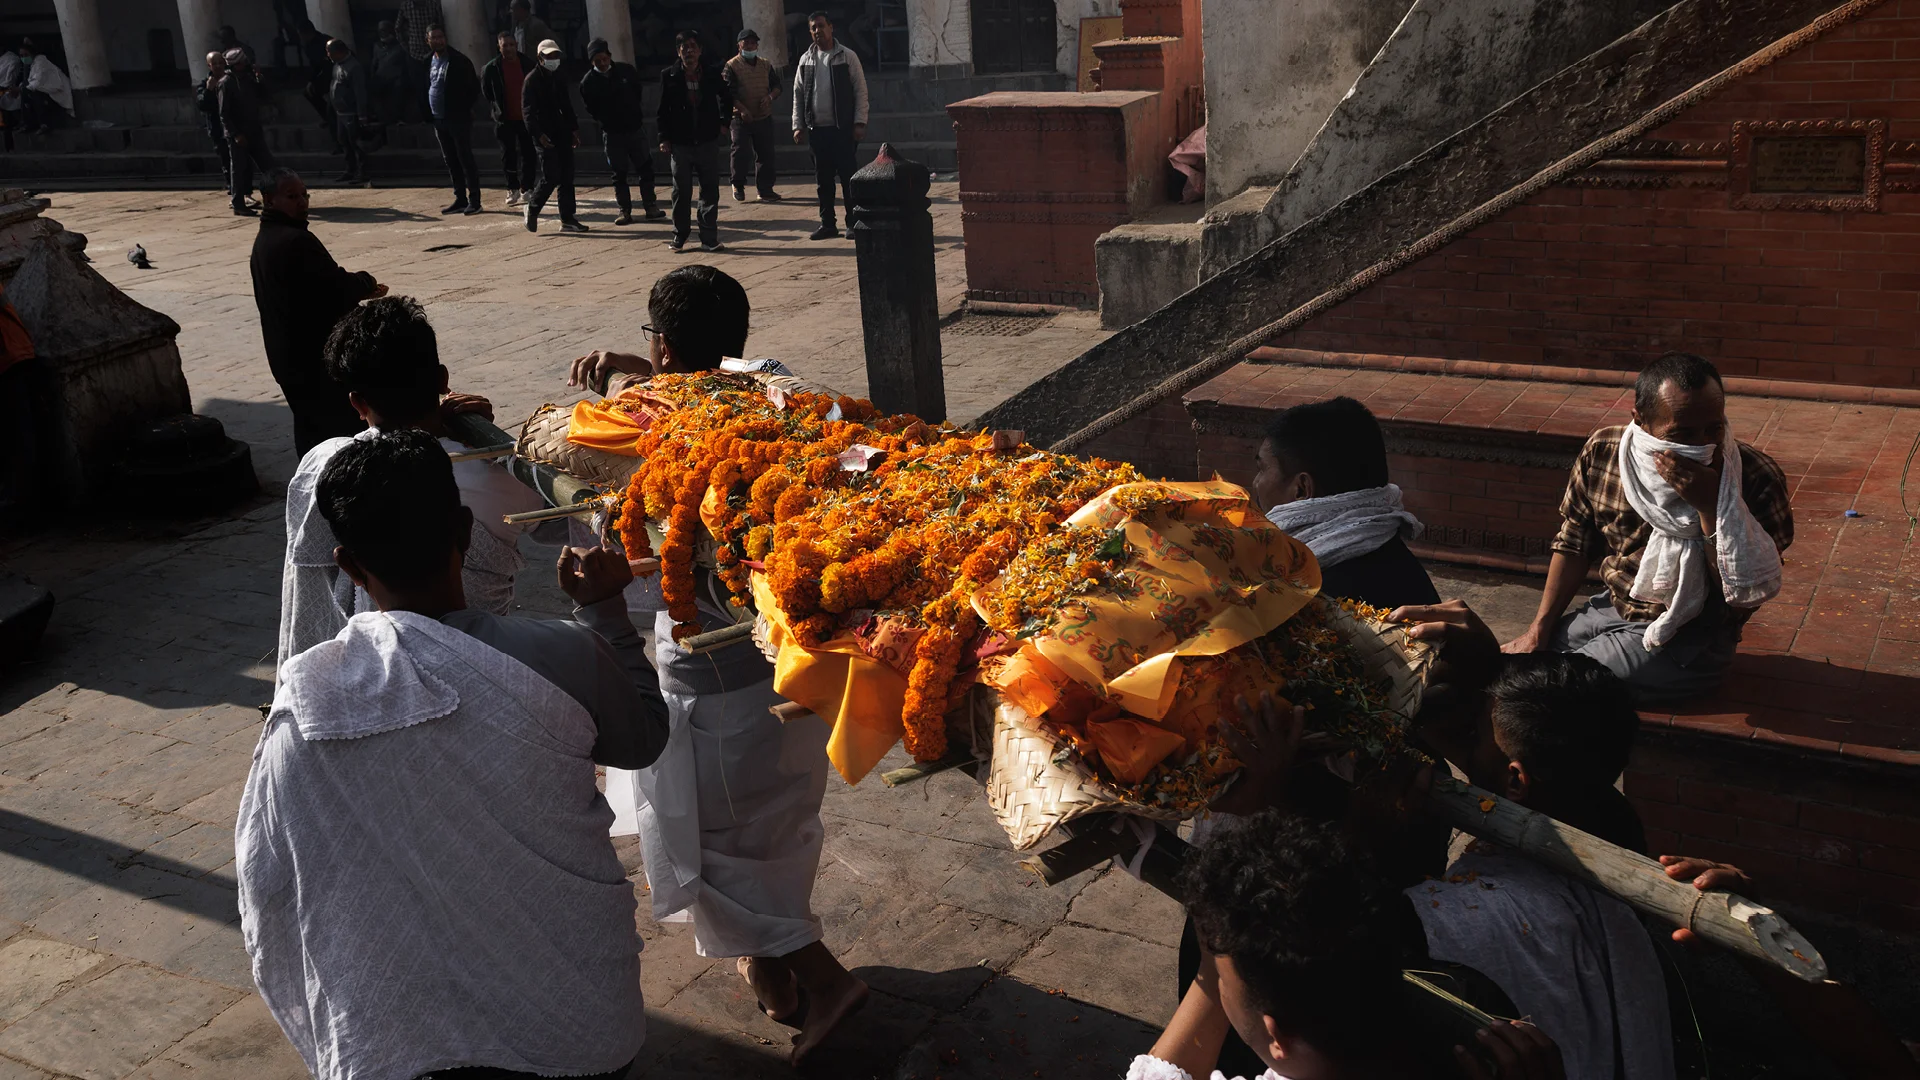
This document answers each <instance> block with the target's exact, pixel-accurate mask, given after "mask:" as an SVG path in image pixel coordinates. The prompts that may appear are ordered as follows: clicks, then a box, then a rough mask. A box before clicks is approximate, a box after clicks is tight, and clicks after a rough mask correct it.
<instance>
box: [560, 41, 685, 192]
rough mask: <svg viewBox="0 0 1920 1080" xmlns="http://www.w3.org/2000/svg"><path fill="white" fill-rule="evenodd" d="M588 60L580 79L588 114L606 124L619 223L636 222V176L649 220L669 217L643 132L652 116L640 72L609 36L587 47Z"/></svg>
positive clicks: (604, 138)
mask: <svg viewBox="0 0 1920 1080" xmlns="http://www.w3.org/2000/svg"><path fill="white" fill-rule="evenodd" d="M587 59H588V60H589V61H591V64H592V66H591V67H589V68H588V69H587V74H586V76H585V77H583V78H582V79H581V80H580V100H581V101H583V102H585V103H586V106H587V115H588V116H591V117H593V119H594V120H595V121H596V122H597V123H598V124H599V125H600V146H601V149H603V150H605V151H606V153H607V168H608V169H609V170H610V171H611V172H612V173H613V199H614V201H615V202H617V203H619V204H620V216H619V217H617V218H614V219H613V223H614V224H615V225H631V224H632V223H633V193H632V191H630V190H629V189H628V188H627V174H628V173H630V172H637V173H639V174H640V202H641V205H642V206H643V207H644V208H645V212H646V215H647V220H648V221H657V220H659V219H661V218H663V217H666V216H667V215H666V214H665V213H663V212H661V210H660V206H659V202H658V199H657V196H655V195H654V186H653V150H652V148H651V147H649V146H648V145H647V139H646V133H645V132H644V131H643V130H642V128H641V125H642V123H643V122H644V117H645V116H646V113H645V111H644V110H643V108H642V106H641V104H640V73H639V72H638V71H635V70H634V68H633V65H632V64H622V63H620V62H619V61H617V60H615V59H614V58H613V51H612V50H611V49H610V48H608V46H607V42H606V40H605V39H604V38H595V39H594V40H592V41H590V42H588V43H587Z"/></svg>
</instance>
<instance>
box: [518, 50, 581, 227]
mask: <svg viewBox="0 0 1920 1080" xmlns="http://www.w3.org/2000/svg"><path fill="white" fill-rule="evenodd" d="M539 55H540V64H539V66H538V67H535V68H534V69H533V70H532V71H529V72H527V81H526V82H525V83H523V84H522V85H521V87H520V111H521V112H523V113H525V114H526V117H527V130H528V131H529V132H532V133H533V141H534V142H535V143H536V144H538V145H539V147H540V186H539V187H538V188H535V189H534V192H533V197H532V198H529V199H528V200H527V231H528V232H539V231H540V208H541V207H542V206H545V205H546V204H547V197H548V196H549V195H552V194H553V193H554V190H555V189H558V190H559V192H560V231H561V232H586V231H587V227H586V226H585V225H582V224H580V222H579V221H578V220H576V219H575V218H574V216H573V148H574V147H576V146H579V145H580V121H578V120H576V119H574V116H573V102H572V101H571V100H569V99H568V97H567V84H566V83H563V82H561V81H560V56H561V54H560V43H559V42H557V41H554V40H553V39H551V38H549V39H547V40H546V41H543V42H541V43H540V52H539Z"/></svg>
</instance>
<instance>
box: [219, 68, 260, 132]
mask: <svg viewBox="0 0 1920 1080" xmlns="http://www.w3.org/2000/svg"><path fill="white" fill-rule="evenodd" d="M220 126H221V127H223V128H225V129H226V132H227V134H228V135H242V136H245V137H246V139H247V141H248V142H249V143H257V142H259V141H261V139H262V138H263V137H264V136H263V135H262V133H261V130H260V88H259V87H258V86H256V85H254V82H253V71H252V69H251V68H249V69H248V70H246V71H229V72H227V77H226V78H224V79H221V80H220Z"/></svg>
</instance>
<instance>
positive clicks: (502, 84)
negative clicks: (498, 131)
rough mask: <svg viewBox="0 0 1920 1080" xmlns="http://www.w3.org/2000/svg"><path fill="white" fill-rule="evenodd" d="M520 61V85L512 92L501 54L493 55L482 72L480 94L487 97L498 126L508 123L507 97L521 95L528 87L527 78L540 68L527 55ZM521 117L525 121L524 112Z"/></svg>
mask: <svg viewBox="0 0 1920 1080" xmlns="http://www.w3.org/2000/svg"><path fill="white" fill-rule="evenodd" d="M519 60H520V85H519V86H516V87H514V88H513V89H511V90H509V89H507V69H506V65H504V64H502V63H501V62H500V54H499V53H495V54H493V59H491V60H489V61H487V66H486V67H484V68H482V69H481V70H480V93H481V94H482V95H483V96H485V97H486V99H487V104H488V105H489V106H491V107H492V108H493V122H494V123H496V124H504V123H506V122H507V95H508V94H516V95H517V94H519V93H520V91H521V90H522V89H523V88H524V87H525V86H526V81H527V76H529V75H531V74H533V69H534V68H537V67H539V66H540V65H539V64H538V63H536V62H534V61H533V60H529V59H528V58H527V57H526V56H525V55H520V56H519ZM521 115H522V119H525V112H524V110H523V111H522V114H521Z"/></svg>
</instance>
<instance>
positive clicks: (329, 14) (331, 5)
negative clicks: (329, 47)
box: [307, 0, 353, 45]
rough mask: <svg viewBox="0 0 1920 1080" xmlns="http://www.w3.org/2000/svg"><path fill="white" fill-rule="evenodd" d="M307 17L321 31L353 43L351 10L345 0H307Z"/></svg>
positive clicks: (349, 43)
mask: <svg viewBox="0 0 1920 1080" xmlns="http://www.w3.org/2000/svg"><path fill="white" fill-rule="evenodd" d="M307 18H309V19H312V20H313V28H314V29H316V30H318V31H320V32H321V33H323V34H331V35H332V36H334V37H337V38H339V39H340V40H341V41H344V42H346V43H347V44H348V45H352V44H353V11H352V9H351V8H349V7H348V5H347V0H307Z"/></svg>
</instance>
